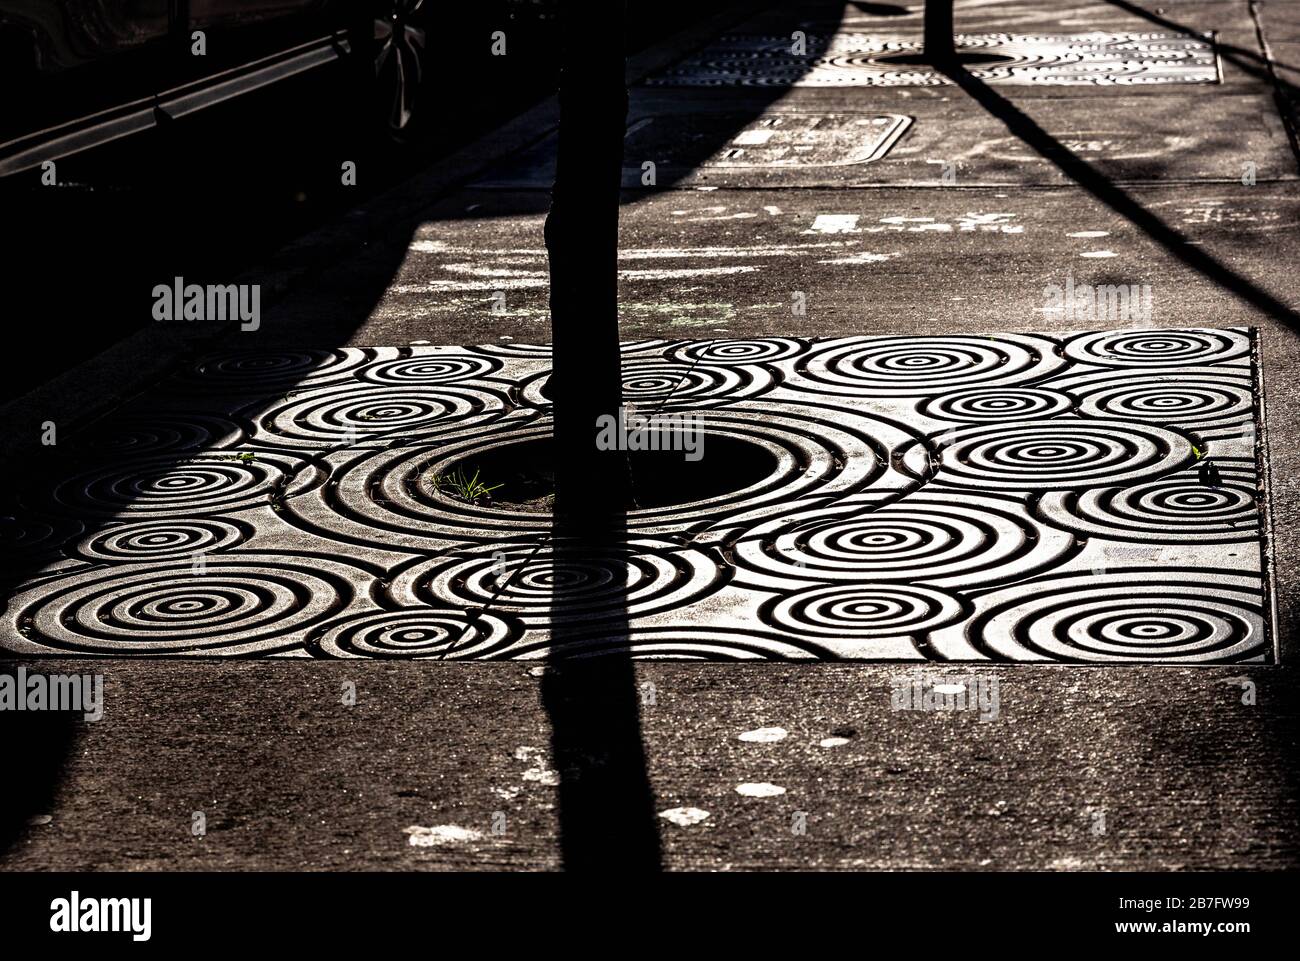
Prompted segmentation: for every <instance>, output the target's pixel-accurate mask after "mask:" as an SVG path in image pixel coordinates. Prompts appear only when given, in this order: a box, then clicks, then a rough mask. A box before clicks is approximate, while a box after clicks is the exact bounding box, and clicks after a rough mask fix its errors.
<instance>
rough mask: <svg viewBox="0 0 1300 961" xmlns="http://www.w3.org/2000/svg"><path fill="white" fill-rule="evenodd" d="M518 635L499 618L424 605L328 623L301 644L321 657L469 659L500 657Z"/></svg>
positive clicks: (517, 630) (515, 626)
mask: <svg viewBox="0 0 1300 961" xmlns="http://www.w3.org/2000/svg"><path fill="white" fill-rule="evenodd" d="M519 634H520V627H519V625H518V624H517V623H514V622H512V621H509V620H507V619H505V618H504V617H502V616H501V615H500V614H492V613H487V612H485V611H473V612H468V613H467V612H466V611H462V610H439V609H437V608H433V607H428V608H420V609H418V610H401V611H382V612H379V613H375V614H362V615H360V616H358V617H350V618H344V619H343V620H339V621H334V622H332V623H331V624H329V625H328V627H327V628H325V629H323V630H320V631H318V632H317V634H316V635H315V636H314V637H312V638H311V639H310V640H309V641H308V645H307V646H308V649H309V650H310V651H312V652H313V653H315V654H317V655H319V656H321V657H336V658H357V657H361V658H381V659H385V658H394V659H410V658H431V659H438V660H444V659H445V660H456V659H475V658H484V657H492V656H494V655H496V654H500V653H501V652H502V651H504V650H506V649H507V648H509V647H510V644H511V642H512V641H514V640H515V638H516V637H517V636H518V635H519Z"/></svg>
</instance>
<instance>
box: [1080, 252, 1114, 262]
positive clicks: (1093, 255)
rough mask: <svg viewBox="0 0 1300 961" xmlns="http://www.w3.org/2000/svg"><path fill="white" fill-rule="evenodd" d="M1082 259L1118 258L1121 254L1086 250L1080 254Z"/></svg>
mask: <svg viewBox="0 0 1300 961" xmlns="http://www.w3.org/2000/svg"><path fill="white" fill-rule="evenodd" d="M1079 256H1080V257H1088V258H1090V259H1092V260H1100V259H1102V258H1104V257H1118V256H1119V254H1117V253H1115V251H1113V250H1085V251H1084V252H1083V253H1081V254H1079Z"/></svg>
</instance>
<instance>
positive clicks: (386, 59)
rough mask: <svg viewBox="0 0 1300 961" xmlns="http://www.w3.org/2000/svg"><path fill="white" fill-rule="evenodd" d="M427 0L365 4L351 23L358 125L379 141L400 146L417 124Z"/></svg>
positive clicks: (424, 76)
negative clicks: (356, 77)
mask: <svg viewBox="0 0 1300 961" xmlns="http://www.w3.org/2000/svg"><path fill="white" fill-rule="evenodd" d="M434 6H435V4H434V2H433V0H370V2H368V3H365V4H361V7H362V8H363V11H364V12H363V13H361V14H360V15H359V16H358V17H356V18H355V19H354V21H353V23H352V24H351V29H350V34H351V38H352V39H351V42H352V46H353V52H354V56H355V59H356V71H357V73H358V74H359V75H360V76H359V78H358V85H359V88H360V91H361V100H360V103H359V112H360V114H361V120H362V123H363V124H364V125H365V126H366V127H367V128H368V130H369V132H370V133H371V134H372V135H373V136H374V137H375V138H376V139H377V140H379V141H380V142H388V143H392V144H405V143H408V142H410V141H412V140H414V139H415V138H416V137H417V136H418V134H419V131H420V129H421V126H422V125H423V121H424V119H425V117H424V115H425V113H426V109H425V108H426V106H427V104H426V100H427V99H428V97H427V95H426V94H427V93H428V88H429V87H431V86H432V85H431V84H430V83H429V73H430V69H429V55H430V47H431V43H432V39H433V38H432V36H431V26H432V15H431V11H432V9H433V8H434Z"/></svg>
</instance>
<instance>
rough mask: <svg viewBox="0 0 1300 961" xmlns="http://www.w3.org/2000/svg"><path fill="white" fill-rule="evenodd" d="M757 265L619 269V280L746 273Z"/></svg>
mask: <svg viewBox="0 0 1300 961" xmlns="http://www.w3.org/2000/svg"><path fill="white" fill-rule="evenodd" d="M755 270H758V268H757V267H749V266H745V265H740V266H736V267H675V268H670V269H662V270H620V271H619V272H618V276H619V279H620V280H677V279H678V278H682V277H708V276H712V275H718V274H748V273H753V272H754V271H755Z"/></svg>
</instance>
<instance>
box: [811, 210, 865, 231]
mask: <svg viewBox="0 0 1300 961" xmlns="http://www.w3.org/2000/svg"><path fill="white" fill-rule="evenodd" d="M857 232H858V215H857V214H818V215H817V216H816V217H814V218H813V222H812V227H810V228H809V229H808V230H805V231H804V233H806V234H854V233H857Z"/></svg>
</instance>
